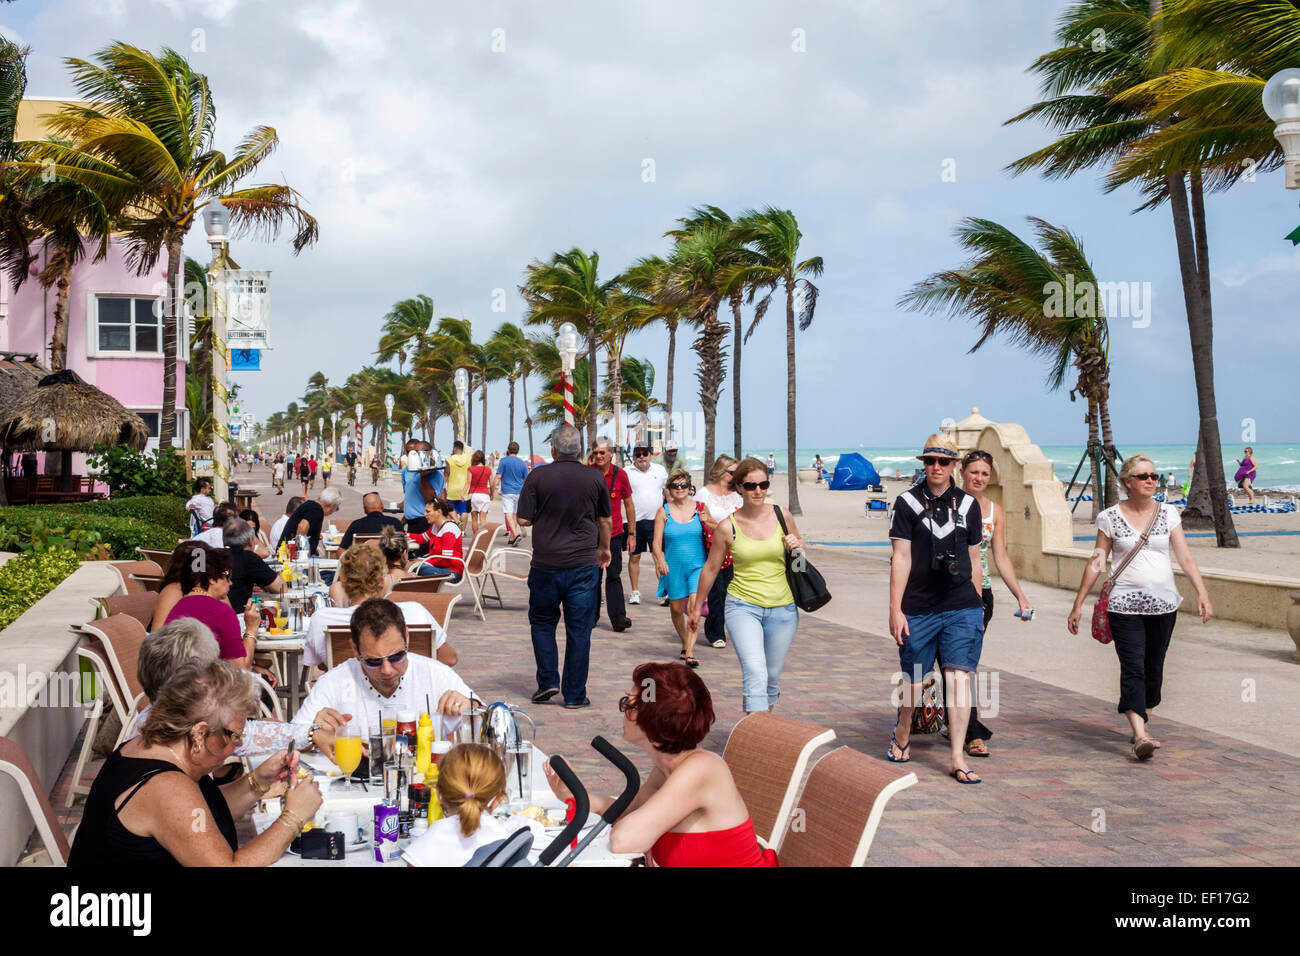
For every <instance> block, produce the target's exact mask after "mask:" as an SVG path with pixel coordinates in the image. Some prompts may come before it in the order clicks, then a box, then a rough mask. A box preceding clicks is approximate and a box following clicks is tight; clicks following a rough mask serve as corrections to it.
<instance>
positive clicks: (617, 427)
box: [609, 348, 626, 465]
mask: <svg viewBox="0 0 1300 956" xmlns="http://www.w3.org/2000/svg"><path fill="white" fill-rule="evenodd" d="M609 391H610V411H611V412H612V413H613V416H614V434H613V435H612V436H611V438H612V440H613V442H614V448H613V449H611V450H612V451H613V453H614V457H615V458H616V459H617V460H618V461H619V463H620V464H623V465H626V462H624V461H623V415H622V414H621V413H622V410H623V361H622V357H621V356H620V355H618V354H616V353H615V351H614V350H613V349H612V348H611V349H610V350H609Z"/></svg>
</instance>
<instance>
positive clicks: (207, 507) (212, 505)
mask: <svg viewBox="0 0 1300 956" xmlns="http://www.w3.org/2000/svg"><path fill="white" fill-rule="evenodd" d="M216 507H217V503H216V502H215V501H213V500H212V481H211V479H208V478H195V479H194V495H193V496H192V497H191V498H190V500H189V501H187V502H185V510H186V511H189V512H191V513H192V514H193V515H194V521H193V524H192V525H191V528H193V529H194V530H195V532H196V533H197V532H198V531H206V530H207V529H208V528H210V527H212V513H213V511H214V510H216Z"/></svg>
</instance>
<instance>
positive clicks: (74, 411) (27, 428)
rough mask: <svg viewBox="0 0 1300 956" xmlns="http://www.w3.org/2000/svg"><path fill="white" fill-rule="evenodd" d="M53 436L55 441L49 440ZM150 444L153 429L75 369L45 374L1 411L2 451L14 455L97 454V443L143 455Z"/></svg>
mask: <svg viewBox="0 0 1300 956" xmlns="http://www.w3.org/2000/svg"><path fill="white" fill-rule="evenodd" d="M50 424H52V425H53V429H50V428H49V427H48V426H49V425H50ZM51 431H52V435H51ZM49 437H52V438H53V441H49V442H47V441H45V439H46V438H49ZM148 441H149V427H148V426H147V425H145V423H144V420H143V419H142V418H141V417H140V416H139V415H137V414H136V413H135V412H132V411H128V410H127V409H126V408H124V407H123V406H122V403H121V402H119V401H118V400H117V399H115V398H113V396H111V395H108V394H106V393H104V392H101V391H100V390H99V389H97V388H95V386H93V385H89V384H87V383H86V382H85V381H83V380H82V378H81V376H79V375H78V374H77V373H76V372H74V371H72V370H71V369H64V370H63V371H62V372H55V373H54V374H53V375H47V376H45V377H44V378H42V379H41V380H40V381H39V382H38V383H37V384H36V387H35V388H32V389H29V390H28V391H27V392H26V393H25V394H23V395H22V396H21V397H20V398H19V399H18V401H17V402H16V403H14V404H13V405H9V404H8V403H6V404H5V405H4V406H3V409H2V410H0V447H5V448H8V449H9V450H11V451H91V450H92V449H93V448H94V447H95V446H96V445H127V446H129V447H131V448H134V449H136V450H137V451H142V450H143V449H144V447H145V445H146V443H147V442H148Z"/></svg>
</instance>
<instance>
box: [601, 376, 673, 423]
mask: <svg viewBox="0 0 1300 956" xmlns="http://www.w3.org/2000/svg"><path fill="white" fill-rule="evenodd" d="M621 372H622V374H621V375H620V377H619V380H620V383H621V389H620V391H619V393H618V394H619V401H620V402H621V403H622V405H623V408H624V410H626V411H627V412H628V414H629V415H636V416H638V418H637V419H636V421H631V420H629V421H628V423H627V424H628V425H634V424H635V425H638V426H641V425H646V424H649V422H650V413H651V412H652V411H654V410H655V409H656V408H663V402H661V401H659V400H658V399H657V398H655V397H654V389H655V367H654V366H653V365H652V364H651V363H650V360H649V359H644V358H643V359H636V358H632V357H631V356H628V357H627V358H625V359H623V361H622V368H621ZM613 394H614V390H613V386H612V385H611V384H610V382H609V381H608V379H607V380H606V383H605V397H604V398H603V399H602V401H604V402H605V403H606V405H608V404H610V398H611V396H613ZM638 441H640V439H638Z"/></svg>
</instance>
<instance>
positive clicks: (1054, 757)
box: [59, 469, 1300, 866]
mask: <svg viewBox="0 0 1300 956" xmlns="http://www.w3.org/2000/svg"><path fill="white" fill-rule="evenodd" d="M264 475H265V472H264V471H263V470H261V469H259V470H258V473H257V474H255V475H253V476H251V477H252V478H253V481H252V482H251V483H252V484H254V485H256V486H258V487H262V488H263V489H264V490H265V478H264ZM240 477H241V479H244V480H248V478H249V477H250V476H247V475H241V476H240ZM369 483H370V482H369V476H368V475H367V476H366V477H365V479H364V481H359V487H358V489H356V491H354V490H351V489H348V488H347V487H346V484H345V485H344V487H343V491H344V494H345V499H346V503H345V507H344V513H343V514H342V515H340V516H338V518H344V517H346V516H348V515H355V514H359V511H360V509H359V504H358V502H359V498H358V495H357V493H356V492H357V491H366V490H369ZM383 488H384V489H385V498H386V499H391V498H395V497H397V494H396V492H395V491H393V490H392V489H393V485H392V484H391V483H385V485H384V486H383ZM318 490H319V489H318ZM284 500H285V499H284V498H277V497H276V496H274V495H272V496H271V497H270V498H269V499H268V498H267V497H266V496H265V494H264V496H263V497H262V499H261V501H263V502H269V503H270V505H271V506H270V507H269V508H268V507H266V506H263V508H262V509H261V510H262V511H263V513H264V514H272V512H273V509H274V508H275V503H276V502H283V501H284ZM495 510H496V504H495V503H494V511H495ZM338 518H336V523H337V524H339V525H340V527H342V526H343V522H342V521H340V520H338ZM643 564H644V561H643ZM643 570H644V569H643ZM644 583H645V582H644V581H643V584H644ZM646 590H647V589H646V588H644V587H643V593H645V592H646ZM502 593H503V596H504V598H505V610H501V609H499V608H498V607H497V606H496V605H495V604H490V605H489V606H488V610H487V622H486V623H482V622H480V621H479V620H478V618H477V617H476V616H474V614H473V608H472V604H471V606H470V607H468V608H466V607H464V603H463V602H462V605H461V607H460V608H459V609H458V610H457V612H456V614H455V615H454V617H453V621H452V628H451V634H450V636H451V640H452V642H453V644H455V646H456V648H457V650H458V651H459V652H460V655H461V664H460V665H459V666H458V668H457V670H458V671H459V672H460V673H461V675H462V676H463V677H464V678H465V680H466V681H467V682H468V683H469V684H470V686H471V687H473V688H474V690H475V691H476V692H477V694H478V695H479V696H480V697H482V698H483V699H484V700H488V701H492V700H508V701H510V702H512V703H517V704H519V705H520V706H522V707H523V709H524V710H526V711H527V712H528V713H529V714H530V716H532V717H533V719H534V720H535V721H536V722H537V725H538V744H539V746H541V747H542V749H543V750H545V751H547V752H549V753H563V754H565V755H566V756H569V757H570V758H571V760H572V762H573V764H574V766H575V768H576V769H577V770H578V773H579V775H580V776H581V777H582V778H583V780H584V781H585V782H587V783H588V786H589V787H591V788H596V787H602V788H604V789H606V790H608V791H609V792H614V791H616V790H617V788H618V782H619V780H620V779H621V778H620V776H619V775H618V773H617V771H615V770H613V768H611V767H609V765H607V764H605V763H604V762H603V761H601V760H600V758H599V757H597V756H596V755H595V754H594V752H593V751H592V750H591V749H590V747H589V746H588V745H587V742H588V741H589V740H590V739H591V737H592V736H593V735H594V734H597V733H599V734H604V735H605V736H607V737H608V738H609V739H610V740H611V741H613V742H615V743H616V744H618V743H619V742H620V732H621V731H620V728H621V717H620V715H619V713H618V709H617V707H616V701H617V700H618V698H619V697H620V696H621V695H622V694H624V693H626V692H627V691H628V689H629V688H630V683H631V672H632V669H633V667H634V666H635V665H636V664H638V663H640V662H642V661H646V660H670V659H674V658H675V657H676V656H677V652H678V644H677V641H676V637H675V635H674V634H673V631H672V624H671V621H670V618H669V615H668V609H667V608H661V607H659V606H658V604H657V603H654V602H652V603H651V604H649V605H646V604H642V605H640V606H634V607H631V608H629V615H630V616H631V618H632V620H633V627H632V628H631V629H630V630H628V631H626V632H624V633H622V634H616V633H614V632H613V631H612V630H610V629H609V626H608V622H607V621H605V622H603V623H602V624H601V625H600V626H598V628H597V630H596V631H595V632H594V634H593V640H592V653H591V676H590V681H589V684H588V696H589V697H590V698H591V701H592V706H591V707H590V708H589V709H586V710H578V711H567V710H564V709H562V708H560V707H558V706H554V705H533V704H530V703H528V695H529V694H531V692H532V690H533V688H534V686H535V681H534V664H533V658H532V653H531V645H530V642H529V632H528V622H527V617H526V607H527V593H526V590H525V588H524V587H523V586H522V585H520V584H515V583H504V584H503V585H502ZM883 617H884V614H883V613H881V614H877V615H873V616H872V618H871V620H873V621H877V620H880V619H882V618H883ZM995 626H998V623H995ZM1001 626H1007V625H1001ZM562 633H563V632H562V631H561V639H562ZM1096 651H1097V654H1096V661H1097V667H1099V668H1107V669H1109V670H1111V671H1113V672H1114V675H1115V687H1116V690H1118V665H1117V664H1116V662H1115V659H1114V655H1113V652H1111V651H1110V650H1109V649H1107V648H1100V647H1098V648H1097V649H1096ZM696 655H697V656H698V657H699V658H700V660H701V662H702V663H701V667H700V670H699V674H700V676H701V677H703V678H704V680H705V682H706V683H707V684H708V687H709V689H710V691H711V693H712V695H713V700H714V707H715V710H716V712H717V723H716V724H715V726H714V730H713V732H712V733H711V734H710V736H709V738H708V740H707V741H706V744H705V746H707V747H709V748H710V749H714V750H718V751H721V749H722V747H723V745H724V744H725V742H726V737H727V734H728V732H729V731H730V729H731V727H732V726H734V725H735V723H736V721H738V720H739V719H740V717H741V710H740V699H741V694H740V691H741V681H740V666H739V664H738V663H737V661H736V657H735V653H734V651H732V650H731V649H730V648H727V649H726V650H715V649H713V648H711V647H708V646H707V645H705V646H701V647H699V648H698V649H697V651H696ZM897 665H898V657H897V652H896V649H895V645H894V643H893V642H892V641H891V640H890V639H889V638H888V636H881V635H879V634H875V633H870V632H865V631H861V630H855V629H852V628H848V627H844V626H840V625H836V624H830V623H826V622H824V621H821V620H819V619H818V616H817V615H801V616H800V622H799V632H798V636H797V638H796V640H795V643H794V647H793V648H792V650H791V653H790V657H789V659H788V662H787V665H786V669H785V675H784V678H783V682H782V698H781V705H780V707H779V712H780V713H782V714H784V715H787V716H790V717H795V718H798V719H802V720H808V721H812V722H815V723H818V724H821V725H823V726H826V727H830V728H833V729H834V730H835V733H836V735H837V737H838V739H839V743H843V744H847V745H848V746H850V747H853V748H854V749H857V750H861V751H863V752H865V753H867V754H869V755H871V756H873V757H877V758H881V757H883V754H884V752H885V747H886V742H887V741H888V739H889V730H890V727H891V726H892V722H893V714H892V711H891V708H890V688H891V685H890V680H891V677H892V675H893V673H894V672H895V671H896V670H897ZM1170 666H1171V667H1177V666H1178V665H1177V659H1176V655H1174V654H1172V653H1171V655H1170ZM996 679H997V684H996V686H997V691H998V699H997V703H998V708H999V709H998V713H997V715H996V716H991V717H988V718H987V719H986V721H985V722H986V723H987V724H988V725H989V726H990V728H991V729H992V730H993V732H994V736H993V739H992V741H990V749H991V750H992V752H993V756H992V757H991V758H989V759H984V760H974V759H972V760H971V765H972V767H973V768H974V769H976V770H978V771H979V773H980V775H981V776H982V777H983V778H984V783H983V784H981V785H979V786H965V787H963V786H960V785H958V784H957V783H956V782H955V781H953V780H951V779H950V778H948V777H947V776H945V774H946V771H947V769H948V762H947V761H948V757H947V740H946V739H944V738H942V737H931V738H925V737H914V738H913V739H914V743H913V746H912V750H911V755H912V762H911V763H910V764H909V765H908V766H909V768H910V769H912V770H914V771H915V772H916V774H917V776H918V778H919V783H918V785H917V786H915V787H912V788H910V789H908V790H905V791H904V792H903V793H902V794H901V795H899V796H898V797H895V798H894V800H893V801H892V802H891V803H890V805H889V809H888V811H887V812H886V813H885V816H884V819H883V822H882V823H881V826H880V830H879V831H878V833H877V835H876V840H875V843H874V845H873V846H872V849H871V856H870V859H869V863H870V864H871V865H877V866H883V865H901V864H924V865H935V864H960V865H990V864H993V865H1031V866H1032V865H1045V866H1059V865H1130V866H1131V865H1159V866H1168V865H1188V866H1224V865H1234V866H1238V865H1239V866H1252V865H1265V864H1290V865H1296V864H1298V863H1300V760H1297V759H1296V758H1293V757H1290V756H1287V755H1285V754H1281V753H1278V752H1276V751H1272V750H1267V749H1264V748H1261V747H1258V746H1254V745H1249V744H1245V743H1242V742H1240V741H1237V740H1233V739H1231V738H1228V737H1224V736H1220V735H1216V734H1212V733H1208V732H1206V731H1204V730H1201V729H1198V728H1196V727H1194V726H1189V725H1188V724H1185V723H1177V722H1173V721H1164V720H1161V719H1160V718H1159V716H1158V715H1156V716H1155V718H1154V720H1153V725H1152V727H1153V731H1154V733H1155V735H1156V736H1157V737H1158V738H1159V739H1160V741H1161V742H1162V744H1163V748H1162V749H1161V750H1160V751H1158V752H1157V754H1156V756H1155V758H1154V759H1153V760H1151V761H1150V762H1148V763H1144V764H1139V763H1137V762H1136V761H1135V760H1134V759H1133V757H1132V755H1131V748H1130V747H1129V745H1128V731H1127V729H1126V724H1125V722H1124V721H1123V718H1122V717H1121V716H1120V715H1118V714H1116V713H1115V708H1114V703H1113V701H1108V700H1099V699H1097V698H1095V697H1090V696H1086V695H1083V694H1076V693H1071V692H1069V691H1065V690H1062V689H1060V688H1058V687H1054V686H1051V685H1048V684H1045V683H1041V682H1039V681H1035V680H1031V679H1028V678H1024V677H1020V676H1018V675H1016V674H1014V673H1010V672H1008V671H1007V670H1005V669H1004V670H1002V671H1001V672H1000V673H998V674H997V675H996ZM986 680H987V681H989V682H991V681H992V678H991V677H990V678H987V679H986ZM1278 732H1279V733H1284V734H1290V733H1294V728H1279V731H1278ZM837 745H838V743H837ZM629 755H630V756H632V757H633V759H634V760H635V761H636V763H637V764H638V765H639V766H640V767H641V768H642V769H643V771H644V770H647V769H648V766H649V761H648V759H647V758H645V757H644V756H643V755H641V754H640V753H639V752H630V754H629ZM65 783H66V781H61V784H60V787H59V790H60V791H62V790H63V786H64V785H65ZM1097 831H1100V832H1097Z"/></svg>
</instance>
